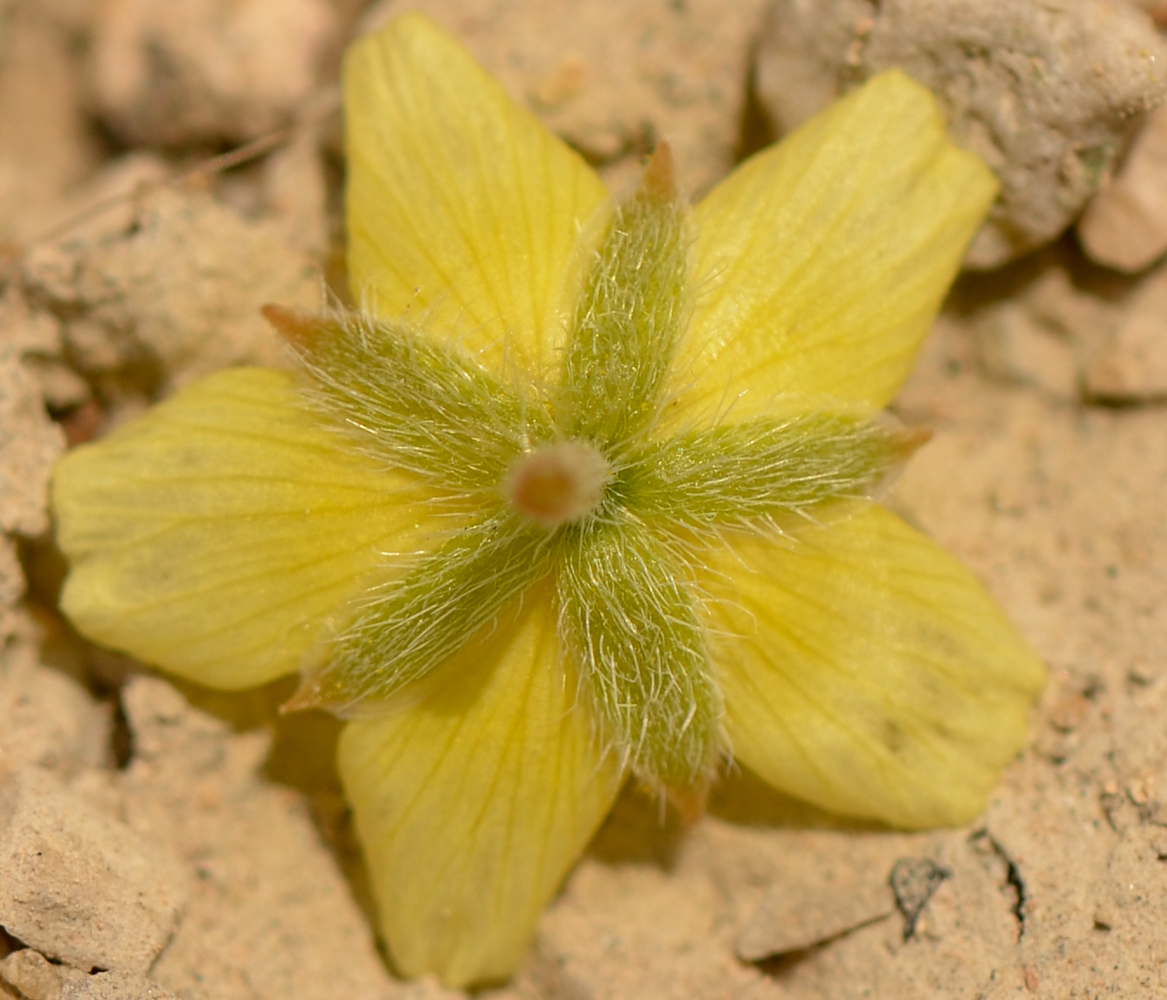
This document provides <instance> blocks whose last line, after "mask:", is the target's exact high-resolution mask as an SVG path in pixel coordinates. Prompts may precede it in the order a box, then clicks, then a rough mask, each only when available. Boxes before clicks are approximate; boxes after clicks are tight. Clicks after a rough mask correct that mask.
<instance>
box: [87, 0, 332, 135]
mask: <svg viewBox="0 0 1167 1000" xmlns="http://www.w3.org/2000/svg"><path fill="white" fill-rule="evenodd" d="M97 11H98V13H97V17H96V18H95V21H94V26H93V41H92V47H91V55H92V59H91V66H90V70H91V78H92V81H93V91H94V95H95V99H96V103H97V107H98V109H99V110H100V112H101V114H102V116H103V118H104V119H105V120H106V121H107V122H108V123H109V124H110V125H111V126H112V127H113V128H114V129H115V130H116V131H117V132H118V133H119V134H121V135H122V136H124V137H126V138H127V139H130V140H132V141H134V142H138V143H142V144H144V145H159V144H162V145H167V146H180V145H184V144H191V143H198V142H214V141H219V140H228V141H235V142H242V141H246V140H248V139H253V138H256V137H257V136H260V135H263V134H264V133H266V132H269V131H271V130H273V129H276V128H279V127H282V126H284V125H286V124H287V123H288V121H289V119H290V118H292V117H293V116H294V115H295V113H296V112H297V110H298V109H299V107H300V106H301V104H303V103H304V102H305V101H306V100H307V99H308V98H309V97H310V96H311V95H312V93H313V91H314V90H315V88H316V87H317V85H318V83H319V79H320V76H321V72H322V69H323V67H324V64H325V62H326V60H327V59H328V58H329V56H330V55H332V54H333V53H334V50H335V48H336V45H337V43H338V41H339V39H338V37H337V36H338V26H337V23H336V14H335V12H334V10H333V5H332V4H330V3H328V2H326V0H184V2H182V3H174V2H172V0H109V2H107V3H104V4H102V5H100V6H99V7H98V8H97Z"/></svg>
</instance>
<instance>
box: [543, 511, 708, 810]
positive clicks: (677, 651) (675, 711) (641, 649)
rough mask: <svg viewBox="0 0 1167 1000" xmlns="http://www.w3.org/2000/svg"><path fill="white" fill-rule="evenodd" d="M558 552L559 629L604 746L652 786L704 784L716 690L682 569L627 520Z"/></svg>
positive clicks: (596, 528) (591, 527)
mask: <svg viewBox="0 0 1167 1000" xmlns="http://www.w3.org/2000/svg"><path fill="white" fill-rule="evenodd" d="M563 550H564V551H563V560H562V564H561V566H560V571H559V578H558V592H559V607H560V628H561V632H562V634H563V635H564V637H565V639H566V640H567V645H568V647H569V648H570V649H571V650H572V652H573V653H574V655H575V658H576V659H577V661H578V662H579V663H580V664H581V666H582V668H583V681H584V686H585V689H586V691H587V693H588V694H589V696H590V699H591V702H592V704H593V707H594V709H595V711H596V713H597V715H598V716H599V718H600V719H601V726H602V732H603V735H604V737H605V739H606V742H608V743H610V745H612V746H613V747H614V748H615V749H616V750H617V751H618V752H619V753H620V754H622V755H623V756H624V757H625V758H626V761H627V763H628V764H629V765H630V766H631V767H632V769H633V771H634V772H635V773H636V774H637V776H638V777H639V778H641V780H643V781H644V782H645V783H646V784H648V785H650V786H652V787H662V786H664V787H672V788H686V787H689V786H691V785H694V784H700V783H702V782H703V781H705V780H707V779H708V778H709V777H711V776H712V774H713V772H714V771H715V770H716V766H717V758H718V754H719V751H720V749H721V746H722V744H723V739H722V732H721V717H722V703H721V693H720V691H719V690H718V688H717V685H716V684H715V683H714V681H713V673H712V669H711V666H710V663H709V652H708V649H707V646H706V642H705V636H704V633H703V631H702V628H701V625H700V622H699V621H698V619H697V614H696V611H695V609H694V607H693V600H692V597H691V595H690V588H689V587H688V586H687V585H686V583H685V581H684V577H683V574H682V572H681V568H680V566H679V565H678V564H677V563H676V562H675V561H674V560H673V559H672V558H671V557H670V556H669V554H668V552H667V551H666V549H665V548H664V546H663V545H662V543H661V542H660V541H659V540H658V539H656V538H655V537H654V536H653V535H652V533H651V532H649V531H648V530H647V529H646V528H645V527H643V526H642V525H640V524H638V523H636V522H635V521H633V520H631V519H630V518H626V517H625V518H623V519H620V520H618V521H616V522H614V523H613V522H609V521H606V520H601V519H599V518H596V519H594V520H593V521H591V522H590V523H588V524H586V525H583V526H580V527H578V528H576V529H574V530H573V531H571V532H570V533H569V534H568V535H567V537H566V538H565V539H564V545H563Z"/></svg>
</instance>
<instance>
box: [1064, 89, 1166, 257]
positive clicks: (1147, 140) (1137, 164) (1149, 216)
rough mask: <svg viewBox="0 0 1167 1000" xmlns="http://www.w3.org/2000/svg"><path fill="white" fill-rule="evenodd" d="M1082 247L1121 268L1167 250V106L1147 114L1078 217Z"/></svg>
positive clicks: (1091, 255)
mask: <svg viewBox="0 0 1167 1000" xmlns="http://www.w3.org/2000/svg"><path fill="white" fill-rule="evenodd" d="M1078 239H1079V241H1080V242H1081V244H1082V249H1083V250H1085V251H1086V253H1087V254H1088V255H1089V256H1090V258H1091V259H1092V260H1094V261H1097V262H1098V263H1099V264H1103V265H1105V266H1106V267H1113V268H1116V269H1117V270H1120V271H1130V272H1134V271H1142V270H1143V269H1144V268H1146V267H1149V266H1150V265H1151V264H1152V263H1154V262H1155V260H1156V259H1157V258H1159V257H1161V256H1162V255H1163V254H1164V253H1167V107H1161V108H1157V109H1156V110H1155V111H1154V112H1152V114H1151V115H1150V116H1149V117H1148V118H1147V121H1146V123H1145V124H1144V125H1143V127H1142V129H1141V130H1140V131H1139V134H1138V136H1137V137H1136V139H1135V141H1134V144H1133V145H1132V146H1131V149H1130V151H1129V152H1128V153H1127V155H1126V159H1125V160H1124V162H1123V164H1122V167H1121V168H1120V169H1119V171H1118V173H1117V174H1116V175H1115V176H1114V177H1113V178H1112V179H1111V180H1110V181H1109V182H1108V183H1105V184H1103V186H1102V188H1101V190H1099V192H1098V193H1097V194H1096V195H1095V196H1094V197H1093V198H1092V199H1091V200H1090V203H1089V204H1088V205H1087V206H1086V211H1085V213H1084V214H1083V216H1082V218H1081V220H1080V221H1079V222H1078Z"/></svg>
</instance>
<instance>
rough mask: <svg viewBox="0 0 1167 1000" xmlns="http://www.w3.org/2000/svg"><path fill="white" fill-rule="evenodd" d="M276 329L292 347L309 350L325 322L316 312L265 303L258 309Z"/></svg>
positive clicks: (322, 329) (322, 330)
mask: <svg viewBox="0 0 1167 1000" xmlns="http://www.w3.org/2000/svg"><path fill="white" fill-rule="evenodd" d="M259 311H260V312H261V313H262V314H263V318H264V319H266V320H267V321H268V322H269V323H270V324H271V325H272V329H274V330H275V331H276V333H278V334H279V335H280V336H281V337H283V338H284V340H286V341H287V342H288V343H289V344H291V345H292V346H293V347H300V348H304V349H305V350H310V349H311V348H312V347H313V346H314V344H315V343H316V341H317V339H318V338H319V337H320V335H321V334H322V333H323V332H324V331H325V329H326V328H327V324H326V323H325V322H324V320H323V319H322V318H321V317H320V316H319V315H317V314H316V313H311V312H308V311H307V310H305V309H288V308H287V307H286V306H277V305H271V304H269V305H266V306H263V307H262V308H261V309H260V310H259Z"/></svg>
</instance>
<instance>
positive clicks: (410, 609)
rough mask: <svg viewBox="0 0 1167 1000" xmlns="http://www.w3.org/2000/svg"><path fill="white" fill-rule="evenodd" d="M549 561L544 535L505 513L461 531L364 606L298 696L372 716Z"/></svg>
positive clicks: (505, 603)
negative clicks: (369, 712)
mask: <svg viewBox="0 0 1167 1000" xmlns="http://www.w3.org/2000/svg"><path fill="white" fill-rule="evenodd" d="M549 555H550V553H549V551H548V539H547V535H546V533H545V532H543V531H540V530H539V529H538V528H537V527H535V526H533V525H530V524H526V523H524V522H522V521H520V520H519V519H517V518H516V517H515V516H514V515H513V514H512V513H510V512H509V511H500V512H498V513H496V514H495V515H494V516H492V517H489V518H487V519H486V520H484V521H482V522H480V523H478V524H474V525H471V526H470V527H467V528H464V529H462V530H459V531H458V532H457V533H455V534H454V535H453V536H452V537H451V538H450V539H449V540H448V541H447V542H446V543H445V544H444V545H442V546H441V547H440V548H438V549H437V550H436V551H434V552H432V553H430V554H429V555H426V556H423V557H422V559H421V560H420V562H419V563H418V564H417V565H416V566H415V567H413V569H412V570H411V571H410V572H409V573H408V574H406V576H405V578H404V579H403V580H401V581H399V582H397V583H394V584H393V585H392V586H390V587H389V588H388V589H386V590H385V591H384V592H383V593H379V592H374V593H373V594H372V595H370V596H369V597H367V598H366V601H365V602H364V606H363V607H361V608H360V609H359V610H358V612H357V614H356V617H355V618H354V619H353V621H352V622H351V624H349V625H348V626H347V627H345V628H344V629H343V630H342V631H341V632H340V633H339V635H337V637H336V638H335V639H334V640H333V643H332V649H331V657H330V658H329V660H328V662H327V663H325V664H324V665H323V666H322V667H321V668H320V669H319V670H318V671H315V672H312V673H310V674H309V675H308V677H306V678H305V682H304V686H303V688H302V689H301V693H300V695H299V696H298V697H299V698H300V699H302V700H303V702H304V703H305V704H312V705H326V706H328V707H329V708H331V709H332V710H333V711H336V712H338V713H341V714H347V715H352V714H361V713H362V712H367V711H370V710H375V709H376V707H377V705H379V704H381V703H383V702H385V701H386V700H387V699H389V698H390V697H391V696H392V695H394V694H396V693H397V692H398V691H400V690H401V689H402V688H404V687H406V686H407V685H409V684H411V683H412V682H414V681H417V680H420V679H421V678H422V677H424V676H425V675H426V674H428V673H429V672H430V670H432V669H433V668H434V667H436V666H437V665H438V664H439V663H441V662H442V661H443V660H445V659H447V658H448V657H449V656H450V655H451V654H452V653H454V652H456V651H457V650H459V649H461V648H462V646H464V645H465V644H466V643H467V642H468V641H469V640H470V638H471V637H472V636H473V635H474V633H475V632H477V631H478V630H479V629H481V628H483V627H485V626H487V625H489V624H490V623H491V622H492V621H493V620H494V619H495V618H496V616H498V615H499V614H500V613H501V612H502V611H503V610H504V609H505V608H506V607H507V606H508V605H509V604H510V602H511V601H512V600H514V599H515V598H516V597H518V596H519V595H520V594H521V593H522V592H523V591H524V590H526V589H527V588H528V587H530V586H531V585H532V584H534V583H536V582H537V581H538V580H539V579H540V577H542V576H544V575H545V574H546V572H547V570H548V567H549V563H550V559H549Z"/></svg>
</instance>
